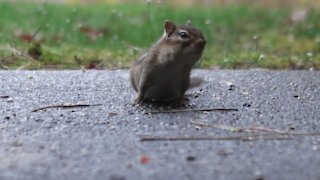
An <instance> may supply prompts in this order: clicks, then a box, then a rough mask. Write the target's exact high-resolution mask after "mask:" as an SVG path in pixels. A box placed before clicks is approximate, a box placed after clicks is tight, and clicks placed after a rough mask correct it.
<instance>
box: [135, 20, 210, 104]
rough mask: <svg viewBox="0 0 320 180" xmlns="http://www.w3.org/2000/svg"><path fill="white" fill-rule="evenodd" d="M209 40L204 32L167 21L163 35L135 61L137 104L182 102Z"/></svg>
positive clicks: (190, 26) (187, 24)
mask: <svg viewBox="0 0 320 180" xmlns="http://www.w3.org/2000/svg"><path fill="white" fill-rule="evenodd" d="M205 44H206V40H205V38H204V36H203V35H202V33H201V31H200V30H199V29H197V28H195V27H193V26H192V25H191V23H190V21H188V22H187V23H186V24H181V25H176V24H175V23H173V22H171V21H169V20H166V21H165V22H164V34H163V36H162V37H160V39H159V40H158V41H157V42H156V43H154V44H153V45H152V46H151V48H150V49H148V50H147V51H146V52H145V53H144V54H142V55H141V57H140V58H139V59H138V60H137V61H136V62H135V63H134V64H133V66H132V68H131V72H130V81H131V84H132V86H133V88H134V89H135V91H137V92H138V96H137V98H136V99H135V102H134V105H136V104H140V103H142V102H145V101H152V102H153V101H155V102H160V103H171V102H174V103H179V102H181V101H182V100H183V97H184V93H185V91H186V90H187V89H188V87H189V83H190V82H189V81H190V72H191V69H192V67H193V66H194V64H195V63H196V62H197V61H199V59H200V57H201V55H202V52H203V49H204V47H205Z"/></svg>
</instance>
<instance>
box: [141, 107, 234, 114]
mask: <svg viewBox="0 0 320 180" xmlns="http://www.w3.org/2000/svg"><path fill="white" fill-rule="evenodd" d="M197 111H238V109H237V108H206V109H172V110H163V111H149V112H144V114H158V113H178V112H197Z"/></svg>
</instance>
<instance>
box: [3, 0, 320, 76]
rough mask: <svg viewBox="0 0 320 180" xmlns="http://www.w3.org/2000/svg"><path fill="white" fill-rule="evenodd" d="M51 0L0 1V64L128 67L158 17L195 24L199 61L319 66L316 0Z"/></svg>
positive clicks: (156, 30)
mask: <svg viewBox="0 0 320 180" xmlns="http://www.w3.org/2000/svg"><path fill="white" fill-rule="evenodd" d="M54 2H56V3H52V2H50V1H44V2H43V1H40V2H39V1H34V2H29V1H28V2H26V1H17V2H16V1H1V2H0V69H79V68H87V69H116V68H129V67H130V65H131V64H132V63H133V61H134V60H136V59H137V58H138V57H139V55H140V54H141V53H142V51H143V50H145V49H147V48H148V47H150V45H151V44H152V43H153V42H155V41H156V40H157V39H158V38H159V37H160V36H161V35H162V33H163V22H164V20H166V19H170V20H172V21H174V22H176V23H178V24H182V23H185V22H186V21H187V20H188V19H190V20H191V21H192V24H193V25H194V26H196V27H198V28H199V29H201V30H202V31H203V33H204V35H205V37H206V39H207V41H208V44H207V46H206V49H205V52H204V54H203V57H202V60H201V62H200V63H199V64H198V65H197V67H200V68H211V69H224V68H232V69H247V68H268V69H311V70H319V69H320V9H319V5H320V2H319V1H315V0H290V1H287V0H283V1H275V0H270V1H252V0H251V1H250V0H242V1H241V0H240V1H239V0H238V1H235V0H227V1H222V0H216V1H214V0H212V1H210V0H207V1H205V0H203V1H174V3H171V4H170V3H165V2H163V1H142V2H135V3H133V1H130V2H127V1H125V0H123V1H120V2H119V1H116V0H100V1H98V0H96V1H92V0H90V1H89V0H65V1H63V0H61V1H59V2H60V3H57V2H58V1H54ZM168 2H169V1H168Z"/></svg>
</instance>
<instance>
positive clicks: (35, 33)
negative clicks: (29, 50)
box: [28, 28, 41, 44]
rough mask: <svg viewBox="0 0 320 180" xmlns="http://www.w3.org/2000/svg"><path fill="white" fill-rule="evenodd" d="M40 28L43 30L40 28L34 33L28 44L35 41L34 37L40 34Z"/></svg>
mask: <svg viewBox="0 0 320 180" xmlns="http://www.w3.org/2000/svg"><path fill="white" fill-rule="evenodd" d="M40 30H41V28H38V29H37V30H36V31H35V32H34V33H33V34H32V36H31V39H30V40H29V41H28V44H30V43H31V42H32V41H33V39H34V37H36V35H37V34H38V32H39V31H40Z"/></svg>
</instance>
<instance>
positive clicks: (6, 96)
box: [0, 95, 9, 99]
mask: <svg viewBox="0 0 320 180" xmlns="http://www.w3.org/2000/svg"><path fill="white" fill-rule="evenodd" d="M0 98H3V99H5V98H9V96H8V95H0Z"/></svg>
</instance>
